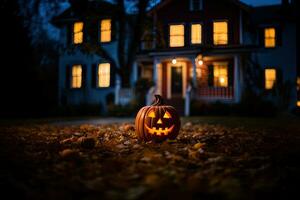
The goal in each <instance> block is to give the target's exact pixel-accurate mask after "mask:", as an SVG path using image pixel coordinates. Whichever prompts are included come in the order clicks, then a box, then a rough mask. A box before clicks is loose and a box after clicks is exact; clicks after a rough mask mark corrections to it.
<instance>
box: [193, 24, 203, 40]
mask: <svg viewBox="0 0 300 200" xmlns="http://www.w3.org/2000/svg"><path fill="white" fill-rule="evenodd" d="M191 36H192V37H191V43H192V44H201V42H202V26H201V24H192V27H191Z"/></svg>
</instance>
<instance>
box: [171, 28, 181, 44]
mask: <svg viewBox="0 0 300 200" xmlns="http://www.w3.org/2000/svg"><path fill="white" fill-rule="evenodd" d="M183 46H184V25H170V47H183Z"/></svg>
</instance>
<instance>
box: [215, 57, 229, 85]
mask: <svg viewBox="0 0 300 200" xmlns="http://www.w3.org/2000/svg"><path fill="white" fill-rule="evenodd" d="M214 86H215V87H228V66H227V64H221V63H220V64H215V65H214Z"/></svg>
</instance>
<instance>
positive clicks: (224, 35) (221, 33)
mask: <svg viewBox="0 0 300 200" xmlns="http://www.w3.org/2000/svg"><path fill="white" fill-rule="evenodd" d="M213 29H214V44H215V45H224V44H228V24H227V22H214V26H213Z"/></svg>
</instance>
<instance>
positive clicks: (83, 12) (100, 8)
mask: <svg viewBox="0 0 300 200" xmlns="http://www.w3.org/2000/svg"><path fill="white" fill-rule="evenodd" d="M116 9H117V6H116V5H115V4H112V3H109V2H106V1H103V0H89V1H86V0H79V1H75V0H73V1H71V6H70V7H69V8H68V9H67V10H65V11H64V12H62V13H61V14H60V15H58V16H56V17H54V18H53V19H52V23H53V24H54V25H56V26H60V25H61V24H62V23H63V22H67V21H74V20H76V19H83V18H85V17H87V16H91V15H96V16H113V15H114V13H115V11H116Z"/></svg>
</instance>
